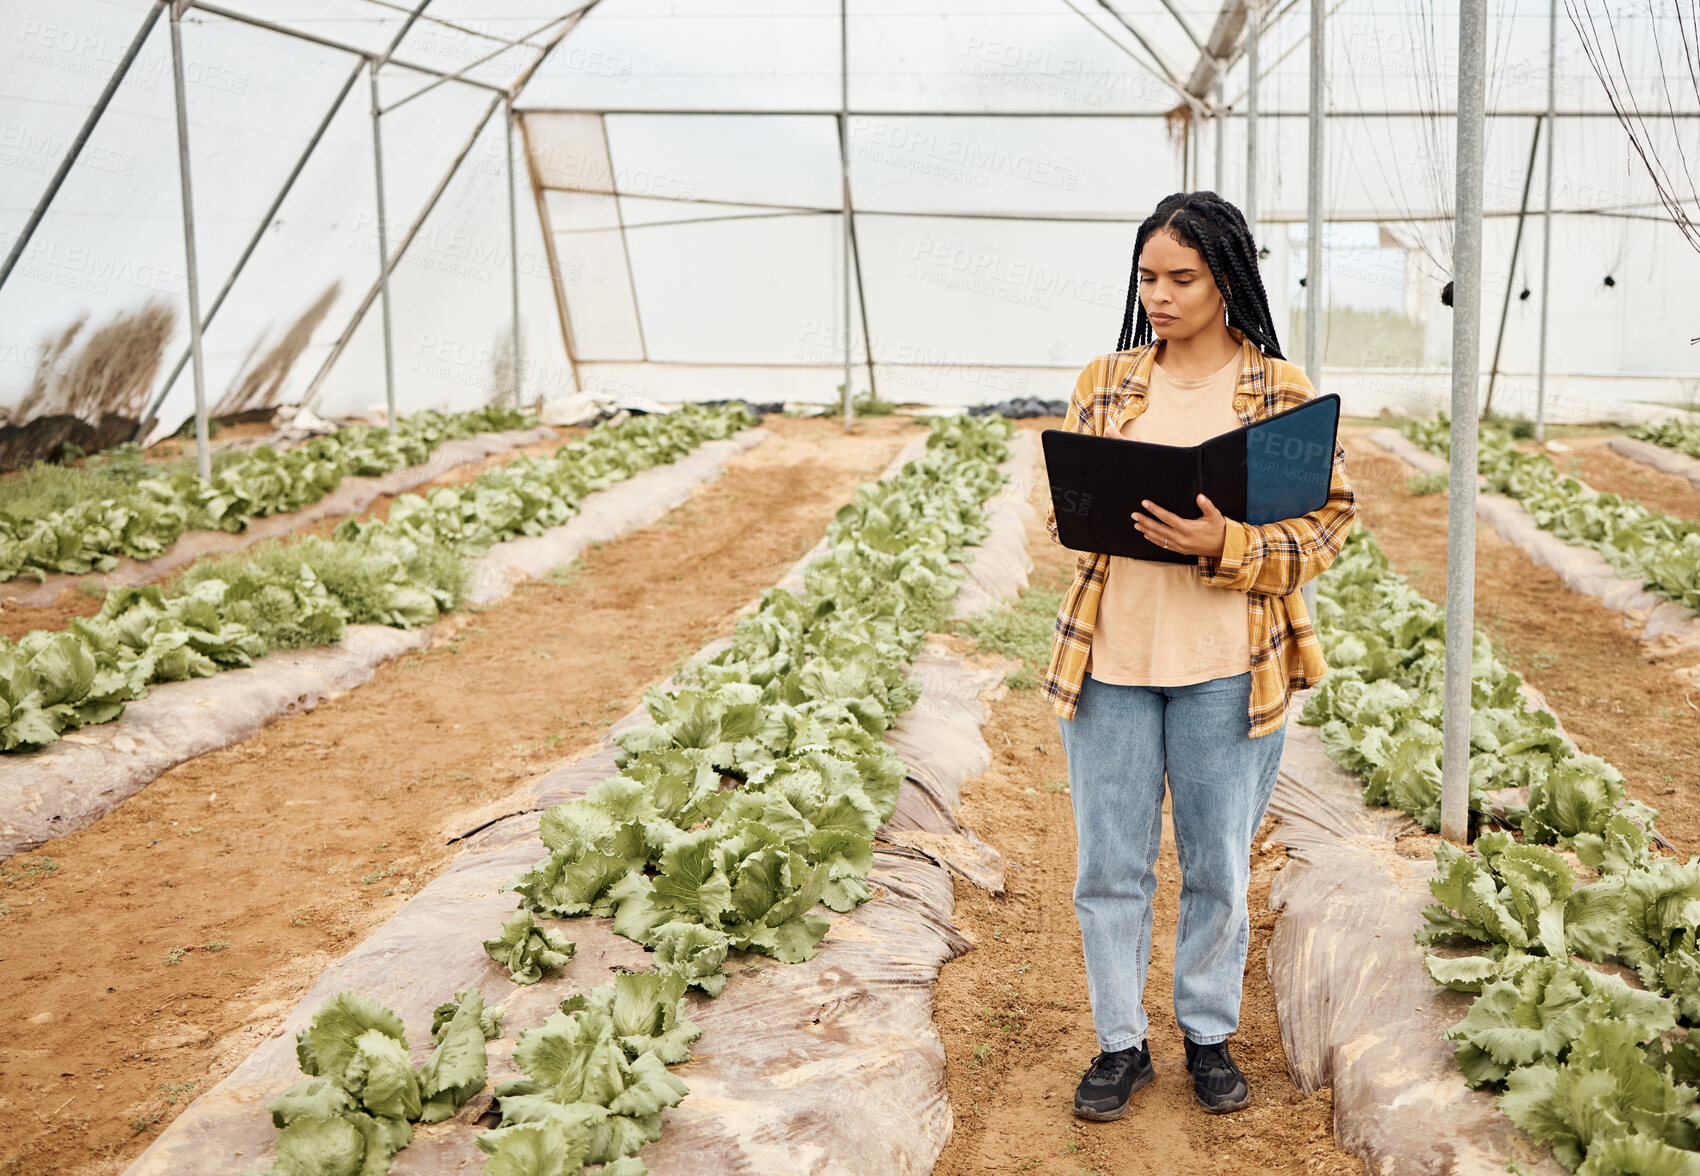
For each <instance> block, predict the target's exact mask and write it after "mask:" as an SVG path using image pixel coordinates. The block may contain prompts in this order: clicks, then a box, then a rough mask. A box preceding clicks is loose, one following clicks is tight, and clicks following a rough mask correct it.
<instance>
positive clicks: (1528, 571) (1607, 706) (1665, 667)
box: [1342, 430, 1700, 856]
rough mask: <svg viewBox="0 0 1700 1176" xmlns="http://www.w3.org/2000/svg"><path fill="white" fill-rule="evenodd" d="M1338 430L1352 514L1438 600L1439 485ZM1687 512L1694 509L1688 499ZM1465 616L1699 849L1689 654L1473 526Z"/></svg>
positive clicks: (1442, 546)
mask: <svg viewBox="0 0 1700 1176" xmlns="http://www.w3.org/2000/svg"><path fill="white" fill-rule="evenodd" d="M1342 433H1343V434H1345V435H1346V436H1347V441H1346V450H1347V461H1348V463H1349V470H1350V475H1351V480H1352V485H1353V488H1354V489H1355V490H1356V491H1357V493H1358V509H1359V514H1358V518H1359V520H1360V521H1361V522H1362V523H1363V524H1364V525H1365V526H1367V527H1368V528H1369V529H1370V530H1371V531H1373V532H1374V533H1375V536H1376V538H1377V539H1378V540H1379V541H1380V543H1381V546H1382V547H1383V548H1384V549H1385V550H1386V552H1387V555H1388V558H1389V559H1391V560H1392V561H1393V566H1394V568H1395V570H1397V571H1399V572H1402V573H1403V574H1404V575H1406V576H1407V577H1409V578H1410V581H1411V583H1412V585H1413V586H1414V587H1415V588H1416V589H1417V590H1418V591H1419V592H1421V593H1422V594H1423V595H1424V596H1427V597H1428V598H1429V599H1431V600H1436V601H1444V600H1445V598H1446V507H1447V495H1446V494H1445V492H1444V491H1443V492H1441V493H1438V494H1429V495H1422V496H1419V497H1412V496H1410V495H1408V494H1407V493H1406V492H1405V484H1406V482H1407V481H1408V480H1409V478H1410V476H1411V474H1412V472H1413V471H1412V470H1411V467H1410V466H1408V465H1406V464H1405V463H1404V462H1403V461H1400V460H1399V459H1398V458H1396V457H1394V456H1393V455H1392V454H1390V453H1388V452H1386V451H1385V450H1383V449H1380V448H1379V447H1377V446H1375V445H1374V444H1372V443H1371V442H1369V441H1367V440H1365V439H1363V437H1362V435H1361V434H1357V435H1353V432H1352V431H1349V430H1342ZM1571 443H1572V444H1577V445H1578V446H1579V452H1584V453H1587V454H1588V455H1589V456H1588V461H1589V462H1590V463H1591V464H1589V465H1588V466H1587V469H1586V473H1585V474H1584V479H1585V480H1586V481H1587V482H1589V484H1591V485H1593V486H1595V487H1596V488H1598V489H1602V490H1605V489H1614V490H1615V489H1617V487H1616V486H1613V485H1612V484H1611V483H1610V481H1609V480H1608V478H1607V477H1598V479H1597V480H1596V475H1597V474H1599V473H1601V472H1602V471H1605V472H1609V465H1610V463H1607V462H1606V461H1605V460H1604V458H1598V459H1596V457H1595V450H1594V449H1593V448H1592V447H1585V448H1584V447H1583V446H1582V443H1581V442H1571ZM1601 448H1603V446H1602V447H1601ZM1607 456H1610V457H1614V458H1617V460H1618V461H1622V462H1624V463H1625V464H1627V465H1630V466H1633V467H1634V469H1636V470H1644V469H1647V467H1645V466H1641V465H1639V464H1638V463H1634V462H1629V461H1628V459H1627V458H1620V457H1617V455H1615V454H1610V453H1609V451H1607ZM1647 473H1648V474H1649V475H1650V476H1652V477H1653V478H1655V479H1663V478H1668V477H1670V475H1665V474H1660V473H1658V472H1657V471H1656V470H1647ZM1667 489H1668V488H1667ZM1689 493H1690V494H1691V495H1692V494H1693V492H1692V491H1690V492H1689ZM1697 500H1700V499H1697ZM1643 501H1647V502H1648V505H1653V503H1652V501H1650V500H1649V499H1648V498H1645V497H1644V498H1643ZM1661 509H1662V508H1661ZM1688 517H1691V518H1692V517H1700V513H1696V512H1694V511H1693V508H1689V514H1688ZM1476 624H1477V625H1478V626H1479V627H1480V628H1482V629H1483V630H1484V631H1486V632H1487V634H1488V635H1489V636H1490V637H1492V638H1493V640H1494V643H1495V646H1496V647H1497V648H1498V650H1499V651H1500V655H1501V657H1502V658H1503V659H1504V660H1505V662H1506V663H1507V664H1508V665H1509V666H1511V667H1512V668H1513V669H1515V670H1517V671H1518V672H1519V673H1521V674H1522V675H1523V677H1524V678H1525V679H1526V680H1527V681H1528V682H1529V684H1530V685H1532V686H1534V687H1535V689H1537V690H1539V691H1540V692H1541V694H1542V695H1544V696H1545V698H1546V701H1547V703H1548V705H1549V706H1550V707H1551V708H1552V711H1553V713H1554V714H1556V715H1557V716H1558V718H1559V721H1560V722H1561V723H1563V725H1564V727H1565V730H1567V731H1568V732H1569V733H1570V735H1571V737H1572V738H1573V739H1574V740H1575V742H1576V745H1577V747H1579V748H1581V749H1582V750H1583V751H1585V752H1588V753H1590V754H1593V755H1597V756H1600V757H1602V758H1604V759H1605V760H1606V761H1607V762H1609V763H1611V764H1614V765H1615V766H1616V767H1617V768H1618V770H1619V771H1621V772H1622V773H1623V775H1624V777H1625V787H1626V790H1627V792H1628V794H1629V795H1630V796H1631V797H1633V798H1635V799H1636V800H1641V801H1645V802H1646V803H1648V804H1650V805H1652V806H1653V807H1654V808H1656V809H1658V810H1659V822H1658V826H1659V830H1660V831H1661V832H1662V833H1664V835H1665V836H1666V837H1668V838H1669V839H1670V840H1671V841H1672V842H1673V843H1674V844H1675V845H1676V847H1677V849H1678V851H1679V852H1680V853H1681V854H1682V855H1684V856H1686V855H1687V854H1690V853H1696V852H1700V768H1697V767H1696V765H1697V764H1700V698H1696V697H1695V695H1696V694H1700V691H1695V690H1694V689H1693V688H1692V687H1688V686H1685V685H1683V683H1682V682H1681V681H1680V680H1679V679H1678V678H1677V677H1676V675H1675V674H1673V673H1672V670H1673V669H1674V668H1676V667H1679V666H1681V665H1684V664H1686V663H1687V662H1690V661H1692V660H1693V658H1692V657H1691V656H1690V657H1678V658H1674V659H1673V658H1669V657H1660V658H1655V657H1653V656H1651V655H1650V654H1648V653H1647V651H1646V649H1645V647H1644V646H1642V645H1641V643H1640V642H1638V641H1637V640H1636V639H1635V636H1634V634H1633V633H1632V632H1631V631H1630V629H1629V628H1627V627H1626V626H1625V625H1624V622H1623V614H1621V613H1618V612H1616V611H1614V610H1612V609H1609V608H1607V607H1605V605H1603V604H1601V603H1600V602H1599V601H1597V600H1595V599H1594V598H1593V597H1591V596H1583V595H1580V594H1578V593H1575V592H1572V591H1570V590H1569V589H1568V588H1566V587H1565V586H1564V583H1563V581H1562V580H1560V579H1559V578H1558V575H1557V574H1556V573H1555V572H1553V571H1552V570H1551V569H1549V568H1546V567H1542V566H1540V565H1538V564H1536V563H1535V562H1534V561H1533V560H1531V559H1530V558H1529V557H1528V556H1527V555H1526V554H1525V553H1524V551H1523V549H1522V548H1520V547H1517V546H1516V545H1514V544H1510V543H1507V542H1505V541H1504V540H1502V539H1500V538H1499V536H1498V535H1497V534H1495V533H1494V532H1493V530H1492V529H1491V528H1487V527H1481V528H1478V529H1477V531H1476Z"/></svg>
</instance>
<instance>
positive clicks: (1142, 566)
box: [1086, 353, 1251, 686]
mask: <svg viewBox="0 0 1700 1176" xmlns="http://www.w3.org/2000/svg"><path fill="white" fill-rule="evenodd" d="M1239 375H1240V356H1239V354H1238V353H1235V355H1234V357H1233V359H1231V360H1229V361H1228V362H1227V363H1226V364H1224V365H1223V366H1222V368H1221V369H1220V370H1219V371H1216V372H1213V373H1211V374H1210V375H1207V376H1200V377H1197V378H1196V379H1190V380H1183V379H1180V378H1179V377H1176V376H1171V375H1170V374H1169V373H1167V372H1165V371H1164V370H1163V369H1162V368H1161V367H1158V366H1156V365H1153V366H1152V369H1151V385H1150V387H1149V388H1148V389H1147V391H1146V400H1145V411H1144V412H1142V413H1140V414H1139V416H1137V417H1136V418H1134V419H1133V420H1132V421H1130V422H1128V424H1127V427H1126V429H1125V431H1120V432H1118V431H1117V430H1116V426H1115V424H1114V423H1113V422H1111V423H1110V424H1109V425H1108V426H1107V427H1106V429H1105V435H1106V436H1112V437H1124V438H1126V439H1127V440H1129V441H1151V442H1154V443H1156V444H1159V445H1197V444H1198V443H1199V442H1201V441H1206V440H1208V439H1210V438H1211V437H1215V436H1218V435H1219V434H1222V433H1226V432H1229V431H1231V430H1233V429H1237V428H1239V427H1240V424H1241V421H1240V418H1239V415H1238V414H1237V413H1235V412H1234V388H1235V385H1236V384H1237V383H1238V381H1239ZM1248 609H1249V605H1248V603H1247V601H1246V595H1245V593H1243V592H1239V591H1236V590H1235V589H1232V588H1214V587H1211V586H1210V585H1208V584H1205V583H1204V582H1203V581H1201V580H1200V579H1199V578H1198V568H1197V565H1196V564H1190V563H1186V564H1168V563H1153V562H1151V561H1149V560H1142V559H1128V558H1126V557H1124V556H1119V555H1115V556H1111V557H1110V570H1109V572H1108V573H1107V575H1106V578H1105V580H1104V591H1103V595H1102V596H1101V597H1100V598H1099V601H1098V620H1097V624H1096V626H1095V627H1094V629H1093V633H1092V651H1091V653H1090V654H1089V655H1088V657H1087V661H1086V672H1087V673H1089V674H1091V675H1092V677H1094V678H1096V679H1097V680H1098V681H1100V682H1109V683H1112V684H1114V685H1117V686H1190V685H1192V684H1193V683H1196V682H1207V681H1209V680H1210V679H1211V678H1228V677H1232V676H1234V675H1236V674H1243V673H1246V672H1247V671H1248V670H1250V669H1251V634H1250V621H1249V619H1248V617H1249V613H1248Z"/></svg>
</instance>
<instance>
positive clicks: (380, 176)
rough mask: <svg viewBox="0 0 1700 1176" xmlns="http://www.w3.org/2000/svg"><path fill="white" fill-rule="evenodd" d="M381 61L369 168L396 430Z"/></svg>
mask: <svg viewBox="0 0 1700 1176" xmlns="http://www.w3.org/2000/svg"><path fill="white" fill-rule="evenodd" d="M381 64H382V62H381V61H380V60H379V59H378V58H376V57H374V58H373V59H372V61H371V74H370V76H371V79H372V167H373V172H374V178H375V180H376V182H377V192H378V301H379V302H380V304H381V305H380V307H379V315H380V317H381V318H382V319H383V324H384V421H385V424H386V426H387V427H388V428H389V429H390V431H391V432H394V431H395V424H396V421H395V346H394V344H393V342H392V341H391V338H390V242H389V231H390V228H389V221H388V218H387V217H386V216H385V213H384V132H383V113H384V112H383V107H382V106H381V105H380V104H379V102H378V67H379V66H380V65H381Z"/></svg>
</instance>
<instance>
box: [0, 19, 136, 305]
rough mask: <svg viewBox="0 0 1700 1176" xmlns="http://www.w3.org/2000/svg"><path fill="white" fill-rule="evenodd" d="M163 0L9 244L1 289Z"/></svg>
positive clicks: (0, 270) (0, 278) (132, 40)
mask: <svg viewBox="0 0 1700 1176" xmlns="http://www.w3.org/2000/svg"><path fill="white" fill-rule="evenodd" d="M165 3H166V0H154V4H153V7H152V8H150V9H148V14H147V15H146V16H145V17H143V18H142V27H141V28H139V29H137V30H136V35H135V36H134V37H131V38H130V45H129V48H127V49H125V50H124V56H123V57H121V58H119V59H118V64H117V66H116V67H115V68H114V69H113V71H112V76H111V77H109V78H107V79H106V85H105V86H104V87H103V88H102V89H101V91H100V96H99V97H98V98H96V99H95V100H94V106H93V107H91V108H90V109H89V113H88V117H87V118H85V119H83V125H82V126H81V127H79V128H77V137H76V138H74V139H72V140H71V145H70V146H69V147H68V148H66V149H65V157H64V158H63V159H61V160H60V161H59V167H58V169H57V170H55V171H54V173H53V178H52V179H50V180H48V181H47V190H46V191H44V192H43V193H42V194H41V199H40V200H38V201H36V204H35V207H34V208H33V209H31V210H30V215H29V219H28V220H26V221H25V222H24V227H23V228H21V229H19V230H18V237H17V240H15V241H13V242H12V248H11V249H10V250H9V251H7V253H6V260H5V262H4V263H0V286H4V285H5V284H6V279H7V278H9V277H10V276H11V274H12V270H13V269H14V268H16V266H17V264H18V259H19V258H20V257H22V256H23V255H24V247H25V246H26V245H28V244H29V240H30V237H32V236H33V235H34V234H35V230H36V227H37V226H38V225H40V224H41V218H42V217H44V216H46V215H47V207H48V205H50V204H52V203H53V198H54V197H55V196H57V195H58V194H59V188H60V186H61V185H62V184H64V182H65V177H66V176H68V175H70V174H71V168H72V167H74V166H75V165H76V162H77V157H78V156H79V155H81V154H82V150H83V145H84V144H85V143H87V142H88V141H89V136H90V135H91V134H93V133H94V128H95V124H96V123H98V122H99V121H100V116H101V115H103V114H105V113H106V108H107V107H108V106H110V105H111V104H112V96H113V95H114V94H116V93H118V87H119V86H120V85H121V84H122V83H123V81H124V77H125V75H126V74H128V73H129V72H130V63H131V62H133V61H135V60H136V55H137V54H138V53H140V52H141V51H142V45H143V44H144V43H146V41H147V39H148V34H149V33H151V32H153V26H154V25H155V24H156V23H158V21H159V14H160V13H161V12H163V11H165Z"/></svg>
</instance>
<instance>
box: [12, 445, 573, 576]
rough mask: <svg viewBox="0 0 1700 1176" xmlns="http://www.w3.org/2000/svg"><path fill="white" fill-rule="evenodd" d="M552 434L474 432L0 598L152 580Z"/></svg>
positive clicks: (356, 510)
mask: <svg viewBox="0 0 1700 1176" xmlns="http://www.w3.org/2000/svg"><path fill="white" fill-rule="evenodd" d="M557 436H559V434H558V433H557V432H556V431H555V430H554V429H549V428H543V427H539V428H535V429H523V430H521V429H515V430H510V431H508V432H505V433H478V434H475V435H474V436H471V437H463V438H461V439H460V440H458V441H445V442H443V443H442V444H441V445H439V446H437V447H436V448H435V449H433V450H432V451H431V455H430V456H429V457H428V458H426V460H425V461H424V462H423V463H422V464H420V465H416V466H406V467H404V468H402V469H399V470H391V471H390V472H389V473H387V474H383V475H380V476H379V477H376V478H363V477H360V476H358V475H350V476H349V477H346V478H344V479H343V480H342V482H341V483H340V484H339V485H338V486H337V488H336V489H335V490H333V491H331V492H330V493H329V494H327V495H325V496H324V497H323V498H321V499H319V501H317V502H314V503H310V504H309V505H307V506H304V507H302V508H301V509H300V510H297V511H292V512H290V513H288V514H275V515H268V516H266V517H265V518H260V519H251V520H249V522H248V525H247V526H246V527H244V528H243V529H242V530H240V531H237V532H234V533H232V532H229V531H185V532H183V534H182V535H181V536H180V537H179V538H178V540H177V541H176V542H175V543H173V544H172V545H171V546H170V547H169V548H167V549H166V552H165V554H163V555H161V556H159V557H158V558H157V559H149V560H134V559H120V560H119V561H118V566H117V567H115V568H113V569H112V570H111V571H110V572H94V573H90V574H88V575H84V576H65V575H54V576H48V577H47V578H46V579H45V580H43V581H41V582H40V583H37V582H36V581H34V580H24V579H15V580H8V581H6V582H5V583H0V598H6V599H11V600H16V601H17V602H18V603H19V604H25V605H31V606H40V605H46V604H52V603H53V602H54V601H55V600H57V599H58V598H59V593H61V592H63V591H64V590H65V589H66V588H75V587H77V586H78V585H80V584H104V585H107V586H118V585H124V584H151V583H153V582H154V581H155V580H158V579H161V578H162V577H164V576H165V575H166V574H167V573H168V572H172V571H175V570H176V569H178V568H180V567H183V566H184V565H185V564H190V563H193V562H194V561H195V560H197V559H200V558H201V557H202V556H203V555H214V554H218V553H221V552H226V551H240V550H242V549H243V548H244V547H247V546H249V545H250V544H253V543H258V542H259V541H260V540H262V539H273V538H276V537H277V536H279V535H287V534H289V533H290V532H291V531H294V530H297V529H299V528H301V527H304V526H306V525H307V524H308V523H311V522H313V521H315V520H317V519H326V518H334V517H336V516H338V515H352V514H359V513H360V512H361V511H363V510H365V509H366V508H367V507H369V506H371V505H372V504H373V503H374V502H376V501H377V500H378V499H380V498H382V497H384V496H385V495H388V494H405V493H407V491H409V490H415V489H418V488H419V487H420V486H423V485H424V484H425V483H427V482H432V481H435V480H436V479H438V478H440V477H442V476H443V475H444V474H446V473H448V472H449V471H450V470H452V469H454V468H455V467H456V466H463V465H467V464H468V463H470V462H475V461H483V460H484V459H485V458H487V457H494V456H495V455H496V454H498V453H506V452H507V451H508V450H510V449H519V448H521V447H522V446H526V445H536V444H538V443H539V442H542V441H549V440H552V439H554V438H555V437H557Z"/></svg>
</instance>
